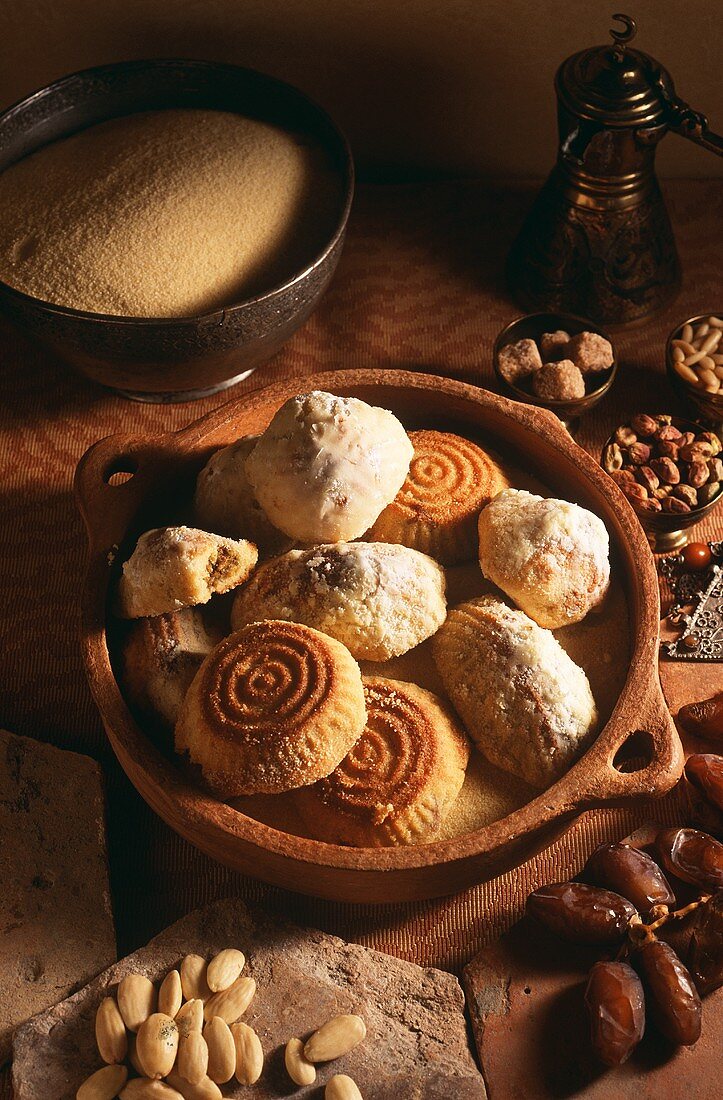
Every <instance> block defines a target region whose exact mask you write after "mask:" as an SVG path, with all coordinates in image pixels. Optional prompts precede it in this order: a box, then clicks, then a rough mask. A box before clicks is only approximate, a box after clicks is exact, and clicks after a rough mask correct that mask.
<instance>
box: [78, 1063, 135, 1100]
mask: <svg viewBox="0 0 723 1100" xmlns="http://www.w3.org/2000/svg"><path fill="white" fill-rule="evenodd" d="M127 1079H128V1070H127V1069H126V1067H125V1066H103V1067H102V1069H98V1070H96V1071H95V1073H91V1075H90V1077H88V1078H86V1080H85V1081H84V1082H83V1084H82V1085H81V1086H80V1088H79V1089H78V1091H77V1092H76V1094H75V1100H113V1098H114V1097H115V1096H117V1095H118V1093H119V1092H120V1090H121V1089H122V1088H123V1086H124V1085H125V1083H126V1080H127Z"/></svg>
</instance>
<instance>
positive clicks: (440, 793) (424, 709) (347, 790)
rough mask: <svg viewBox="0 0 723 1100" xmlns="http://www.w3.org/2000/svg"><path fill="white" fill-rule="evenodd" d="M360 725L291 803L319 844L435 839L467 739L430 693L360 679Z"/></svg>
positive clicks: (461, 769)
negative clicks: (334, 760)
mask: <svg viewBox="0 0 723 1100" xmlns="http://www.w3.org/2000/svg"><path fill="white" fill-rule="evenodd" d="M364 697H365V699H366V706H367V723H366V728H365V729H364V732H363V734H362V735H361V737H360V738H359V740H358V741H357V743H356V744H355V746H354V748H353V749H352V750H351V752H350V753H349V754H348V755H347V756H346V757H345V758H344V759H343V760H342V762H341V763H340V764H339V766H338V767H337V768H335V769H334V771H333V772H332V773H331V775H328V776H327V777H326V779H320V780H319V781H318V783H315V784H314V785H313V786H312V787H305V788H303V789H302V790H300V791H298V792H297V793H296V796H295V801H296V803H297V806H298V808H299V812H300V813H301V815H302V817H303V818H304V822H305V824H306V825H307V827H308V829H309V831H310V832H311V833H312V835H313V836H315V837H317V838H318V839H319V840H326V841H329V842H330V843H342V844H354V845H357V846H359V847H380V846H383V845H392V844H421V843H422V842H424V841H425V840H428V839H430V838H432V837H433V836H434V834H435V833H436V832H437V830H438V829H439V826H440V825H441V823H442V821H443V820H444V818H445V817H446V816H447V814H448V812H449V810H450V809H451V807H452V805H453V803H454V801H455V799H456V798H457V795H458V794H459V792H460V790H461V788H462V784H463V782H464V776H465V769H466V767H467V761H468V759H469V751H470V745H469V741H468V739H467V737H466V735H465V733H464V731H463V730H462V728H461V727H460V725H459V723H458V722H457V721H456V719H455V717H454V715H453V714H452V712H451V710H450V709H449V707H448V706H447V704H446V703H444V702H443V701H442V700H441V699H439V698H438V697H437V696H436V695H433V694H432V693H431V691H425V690H424V689H423V688H420V687H417V685H416V684H404V683H401V682H400V681H398V680H387V679H385V678H383V677H381V676H380V677H376V676H375V677H365V679H364Z"/></svg>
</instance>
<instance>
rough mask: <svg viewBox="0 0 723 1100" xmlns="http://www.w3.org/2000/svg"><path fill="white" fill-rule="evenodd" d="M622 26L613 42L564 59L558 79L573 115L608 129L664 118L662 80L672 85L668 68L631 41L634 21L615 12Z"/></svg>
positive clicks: (557, 85) (558, 87) (613, 32)
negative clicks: (593, 121) (636, 47)
mask: <svg viewBox="0 0 723 1100" xmlns="http://www.w3.org/2000/svg"><path fill="white" fill-rule="evenodd" d="M613 19H615V20H617V21H618V22H620V23H622V24H624V29H623V30H611V31H610V35H611V37H612V39H613V43H612V45H606V46H593V47H592V48H590V49H587V50H582V51H581V52H580V53H576V54H573V55H572V56H571V57H568V58H567V60H566V61H563V63H562V65H561V66H560V68H559V69H558V71H557V75H556V77H555V88H556V90H557V94H558V96H559V98H560V100H561V101H562V103H564V105H565V106H566V107H567V109H568V110H569V111H571V112H572V113H573V114H575V115H579V116H580V117H582V118H590V119H595V120H597V121H598V122H602V123H604V125H605V126H609V127H616V128H617V127H626V126H651V125H655V124H656V123H658V122H661V121H663V120H664V116H665V107H664V105H663V101H662V99H661V83H662V85H663V87H664V88H666V89H668V88H672V82H671V80H670V76H669V75H668V73H667V71H666V70H665V69H663V67H662V66H661V65H660V64H659V62H657V61H656V60H655V59H654V58H652V57H650V56H649V55H648V54H646V53H643V52H642V51H641V50H634V49H631V48H630V47H629V46H628V43H629V42H630V41H631V40H632V39H633V38H634V36H635V33H636V29H637V28H636V26H635V21H634V20H633V19H631V18H630V17H629V16H627V15H614V16H613Z"/></svg>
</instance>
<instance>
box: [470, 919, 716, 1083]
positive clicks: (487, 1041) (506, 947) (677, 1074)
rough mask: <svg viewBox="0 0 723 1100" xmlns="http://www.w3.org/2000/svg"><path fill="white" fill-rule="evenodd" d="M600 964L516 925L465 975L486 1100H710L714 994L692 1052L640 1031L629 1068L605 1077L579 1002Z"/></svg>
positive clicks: (534, 928)
mask: <svg viewBox="0 0 723 1100" xmlns="http://www.w3.org/2000/svg"><path fill="white" fill-rule="evenodd" d="M600 957H601V955H600V953H599V952H597V953H596V952H595V951H594V950H592V949H590V948H584V947H577V946H574V945H571V944H566V943H563V942H562V941H561V940H560V939H558V938H557V937H555V936H553V935H552V934H551V933H549V932H547V931H546V930H545V929H543V928H541V927H539V926H538V925H536V924H535V923H534V922H533V921H530V920H528V919H527V918H523V920H522V921H520V923H519V924H516V925H515V926H514V927H513V928H512V929H511V930H510V931H509V932H508V933H507V934H506V935H504V936H503V937H502V939H500V940H498V941H497V942H496V943H495V944H493V945H492V946H490V947H488V948H486V949H485V950H484V951H482V952H481V953H480V954H479V955H478V956H477V957H476V958H475V959H474V960H473V961H472V962H471V963H470V964H469V966H467V967H466V968H465V971H464V975H463V984H464V988H465V992H466V994H467V1004H468V1007H469V1012H470V1016H471V1020H472V1030H473V1033H474V1037H475V1042H476V1045H477V1053H478V1055H479V1059H480V1064H481V1065H482V1069H483V1072H484V1077H485V1083H486V1086H487V1090H488V1096H489V1100H553V1098H554V1100H560V1098H563V1097H576V1098H579V1100H663V1098H665V1100H692V1098H693V1097H694V1098H695V1100H719V1098H720V1096H721V1091H720V1088H721V1084H720V1074H721V1035H723V990H718V991H717V992H716V993H712V994H711V995H710V996H709V997H707V998H706V999H705V1000H704V1002H703V1032H702V1035H701V1037H700V1039H699V1040H698V1042H697V1043H696V1044H695V1046H692V1047H679V1048H677V1049H676V1048H674V1047H673V1046H672V1045H671V1044H670V1043H668V1042H666V1041H665V1040H664V1039H663V1038H662V1037H661V1036H660V1035H659V1034H657V1033H656V1031H655V1029H654V1028H652V1027H650V1028H648V1030H647V1032H646V1034H645V1036H644V1038H643V1040H642V1042H641V1043H640V1045H639V1046H638V1047H637V1049H636V1050H635V1051H634V1052H633V1054H632V1056H631V1058H630V1059H629V1061H627V1062H626V1063H625V1064H624V1065H622V1066H619V1067H617V1068H616V1069H612V1070H605V1069H604V1067H601V1066H600V1065H599V1064H598V1063H596V1061H595V1060H594V1058H593V1056H592V1054H591V1053H590V1047H589V1037H588V1021H587V1014H586V1010H585V1006H584V1002H583V995H584V991H585V984H586V980H587V974H588V971H589V969H590V967H591V966H592V964H593V962H595V961H596V959H598V958H600Z"/></svg>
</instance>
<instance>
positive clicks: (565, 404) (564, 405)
mask: <svg viewBox="0 0 723 1100" xmlns="http://www.w3.org/2000/svg"><path fill="white" fill-rule="evenodd" d="M706 316H708V314H706ZM537 317H557V318H559V319H560V321H574V322H575V324H576V325H585V326H587V330H588V331H589V332H596V333H598V335H600V336H604V337H605V339H606V340H607V341H608V343H609V344H610V347H611V348H612V349H613V364H612V366H611V367H608V368H607V370H608V371H609V374H608V377H607V378H606V379H605V381H604V382H603V383H602V385H600V386H598V388H597V389H595V390H591V391H590V393H585V394H584V395H583V396H582V397H568V398H559V397H556V398H553V399H551V400H549V401H546V400H545V399H544V398H542V397H538V396H537V394H536V393H531V392H530V391H529V390H523V389H521V387H520V386H516V385H515V384H514V382H508V381H507V379H506V378H504V377H503V376H502V374H500V370H499V366H498V363H497V356H498V354H499V352H500V350H501V349H502V348H503V347H506V346H507V344H511V343H512V341H511V340H506V339H505V337H506V336H507V334H508V332H509V331H510V329H511V328H513V327H514V326H515V325H517V324H519V323H520V321H534V320H535V319H536V318H537ZM583 331H584V330H583ZM492 366H493V367H494V371H495V375H496V377H497V378H499V380H500V381H501V382H502V383H503V384H504V385H505V386H507V387H508V389H510V390H511V391H512V392H513V393H514V394H515V395H516V396H517V397H518V398H519V400H520V401H524V402H525V404H527V405H530V404H535V405H539V406H540V407H541V408H543V409H552V410H555V409H560V410H565V409H569V408H572V407H573V406H579V405H581V404H582V403H583V402H586V401H591V400H595V401H597V400H599V398H601V397H604V396H605V394H606V393H607V392H608V390H609V389H610V387H611V386H612V384H613V382H614V381H615V375H616V374H617V371H618V356H617V351H616V349H615V344H614V343H613V341H612V340H611V338H610V334H609V333H608V332H606V331H605V329H603V328H601V327H600V325H598V324H596V323H595V322H594V321H591V320H590V319H589V318H588V317H578V316H577V314H574V313H555V312H545V311H544V310H541V311H538V312H537V313H522V314H520V316H519V317H515V318H514V320H512V321H510V322H509V324H506V325H505V327H504V328H503V329H500V331H499V333H498V334H497V338H496V340H495V344H494V348H493V349H492ZM600 373H603V372H602V371H601V372H600Z"/></svg>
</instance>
